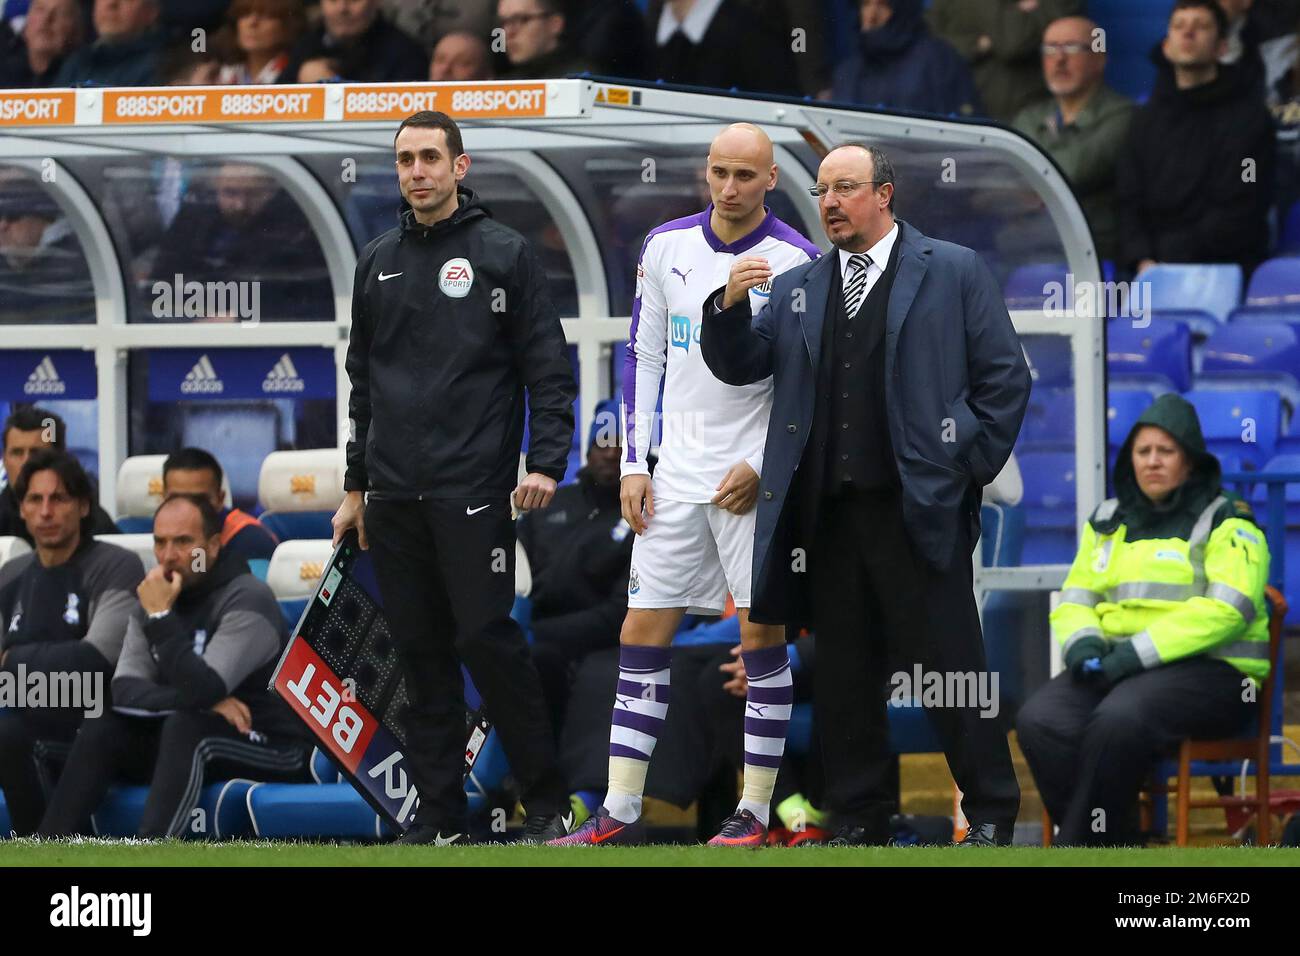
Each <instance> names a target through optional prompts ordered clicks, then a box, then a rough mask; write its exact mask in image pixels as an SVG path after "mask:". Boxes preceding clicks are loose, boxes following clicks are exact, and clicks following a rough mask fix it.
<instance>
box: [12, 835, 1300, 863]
mask: <svg viewBox="0 0 1300 956" xmlns="http://www.w3.org/2000/svg"><path fill="white" fill-rule="evenodd" d="M0 866H74V867H82V866H85V867H99V866H168V867H170V866H505V867H524V866H579V867H587V866H614V867H628V866H630V867H641V866H646V867H649V866H693V867H700V866H885V867H893V866H999V867H1001V866H1014V867H1021V866H1025V867H1031V866H1036V867H1044V866H1047V867H1050V866H1083V867H1095V866H1102V867H1112V866H1125V867H1129V866H1131V867H1161V866H1206V867H1216V866H1227V867H1236V866H1300V849H1282V848H1276V847H1274V848H1263V849H1259V848H1254V847H1189V848H1185V849H1179V848H1177V847H1158V848H1153V849H1146V850H1138V849H1118V850H1086V849H1059V848H1057V849H1051V850H1044V849H1042V848H1039V847H1009V848H1005V849H1001V848H1000V849H975V848H966V849H957V848H953V847H880V848H874V847H873V848H864V849H829V848H826V847H805V848H793V849H786V848H770V849H763V850H757V851H754V850H726V849H715V848H711V847H704V846H668V845H661V846H643V847H571V848H564V849H559V848H550V847H525V846H510V845H479V846H467V847H398V846H374V845H358V844H346V843H340V844H320V843H289V842H270V841H231V842H228V843H189V842H181V841H176V840H160V841H139V840H71V841H67V840H47V841H42V842H37V841H34V840H11V841H5V842H4V843H3V844H0Z"/></svg>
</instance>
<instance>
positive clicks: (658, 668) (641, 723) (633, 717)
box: [605, 644, 671, 823]
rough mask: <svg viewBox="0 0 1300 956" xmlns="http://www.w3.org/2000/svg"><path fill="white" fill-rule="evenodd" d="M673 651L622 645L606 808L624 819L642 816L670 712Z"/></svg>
mask: <svg viewBox="0 0 1300 956" xmlns="http://www.w3.org/2000/svg"><path fill="white" fill-rule="evenodd" d="M670 655H671V651H670V649H669V648H667V647H634V646H632V645H629V644H624V645H623V646H622V647H621V648H620V649H619V655H618V688H617V690H616V691H615V692H614V715H613V719H612V720H611V722H610V729H609V792H608V793H606V795H605V809H606V810H608V811H609V815H610V816H611V817H613V818H614V819H615V820H617V821H619V822H620V823H633V822H635V821H636V819H637V818H638V817H640V816H641V796H642V794H643V793H644V792H645V778H646V772H647V771H648V770H649V769H650V757H651V755H652V754H653V753H654V749H655V742H656V741H658V739H659V733H660V731H662V730H663V726H664V718H665V717H666V716H667V715H668V690H669V686H668V674H669V662H670V659H671V658H670Z"/></svg>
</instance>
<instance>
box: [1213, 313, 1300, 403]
mask: <svg viewBox="0 0 1300 956" xmlns="http://www.w3.org/2000/svg"><path fill="white" fill-rule="evenodd" d="M1202 354H1203V359H1202V363H1201V371H1200V374H1199V375H1198V376H1197V378H1196V387H1197V388H1200V389H1211V388H1224V389H1231V390H1240V389H1259V390H1268V389H1273V390H1276V391H1277V392H1278V394H1280V395H1281V396H1282V398H1283V399H1284V400H1285V401H1286V402H1287V405H1288V407H1289V408H1292V409H1294V408H1296V407H1297V405H1300V331H1298V330H1297V328H1296V327H1295V326H1291V325H1287V324H1286V323H1282V322H1252V323H1243V324H1238V325H1225V326H1224V327H1223V328H1221V329H1218V330H1217V331H1215V333H1214V334H1213V335H1212V336H1210V338H1209V340H1208V341H1207V342H1206V343H1205V346H1204V349H1203V353H1202Z"/></svg>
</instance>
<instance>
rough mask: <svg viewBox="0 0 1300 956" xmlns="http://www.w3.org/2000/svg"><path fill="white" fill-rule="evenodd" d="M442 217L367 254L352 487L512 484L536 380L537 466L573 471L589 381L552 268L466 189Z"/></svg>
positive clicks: (413, 494)
mask: <svg viewBox="0 0 1300 956" xmlns="http://www.w3.org/2000/svg"><path fill="white" fill-rule="evenodd" d="M458 195H459V199H460V208H459V209H457V210H456V212H455V213H453V214H452V215H451V216H450V217H449V218H447V219H444V220H442V221H441V222H438V223H435V224H434V225H432V226H424V225H421V224H420V223H419V222H417V221H416V219H415V214H414V213H413V212H412V211H411V210H410V209H409V208H404V209H403V211H402V213H401V216H400V220H399V221H400V225H399V226H398V227H397V228H396V229H392V230H390V231H389V232H386V233H384V234H383V235H382V236H380V237H379V238H378V239H376V240H374V241H373V242H371V243H370V245H368V246H366V248H365V250H364V251H363V252H362V254H361V258H360V259H359V261H358V262H357V270H356V278H355V282H354V290H355V291H354V293H353V297H352V334H351V340H350V342H349V344H348V354H347V362H346V367H347V372H348V377H349V378H350V379H351V381H352V396H351V398H350V400H349V402H348V416H349V419H350V432H349V440H348V444H347V473H346V476H345V479H344V487H345V488H346V489H347V490H348V491H366V490H369V491H370V492H371V493H372V496H374V497H382V498H417V497H421V496H423V497H426V498H430V497H432V498H464V497H473V496H476V495H484V494H500V495H505V494H509V492H510V491H511V490H512V489H513V488H514V487H515V484H516V475H517V473H518V467H519V449H520V446H521V444H522V442H523V432H524V389H525V387H526V388H527V389H528V412H529V415H530V419H529V426H530V433H531V434H530V441H529V449H528V459H527V467H528V470H529V471H530V472H539V473H541V474H543V475H546V476H548V477H550V478H554V479H555V480H556V481H561V480H563V478H564V472H565V468H566V467H567V464H568V457H569V449H570V447H571V445H572V442H573V402H574V399H575V398H576V397H577V386H576V384H575V381H574V376H573V369H572V367H571V366H570V364H569V359H568V350H567V347H566V344H565V341H564V331H563V329H562V328H561V326H560V323H559V321H558V320H557V318H556V314H555V310H554V308H553V307H552V306H551V303H550V293H549V291H548V289H547V283H546V275H545V273H544V271H543V270H542V268H541V266H540V265H539V264H538V262H537V258H536V256H535V255H534V253H533V251H532V249H531V248H530V247H529V246H528V243H527V242H526V240H525V239H524V237H523V236H521V235H520V234H519V233H517V232H515V231H514V230H513V229H511V228H509V227H507V226H503V225H501V224H500V223H498V222H496V221H494V220H493V219H492V218H491V216H490V214H489V213H488V210H487V209H486V207H484V206H483V205H482V204H481V203H480V202H479V201H478V200H477V199H476V198H475V196H474V193H473V192H472V191H470V190H469V189H466V188H465V187H463V186H462V187H460V188H459V190H458Z"/></svg>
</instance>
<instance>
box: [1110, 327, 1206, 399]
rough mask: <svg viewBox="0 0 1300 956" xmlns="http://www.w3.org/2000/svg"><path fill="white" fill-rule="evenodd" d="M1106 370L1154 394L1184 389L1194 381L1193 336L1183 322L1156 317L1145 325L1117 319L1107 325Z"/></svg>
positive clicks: (1125, 383) (1123, 382) (1129, 385)
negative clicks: (1139, 325) (1136, 326)
mask: <svg viewBox="0 0 1300 956" xmlns="http://www.w3.org/2000/svg"><path fill="white" fill-rule="evenodd" d="M1106 371H1107V372H1108V373H1109V375H1110V377H1111V379H1112V380H1113V381H1114V382H1115V383H1116V384H1120V385H1123V386H1125V387H1127V388H1146V389H1147V390H1148V391H1150V392H1152V393H1154V394H1160V393H1162V392H1168V391H1175V392H1184V391H1186V390H1187V389H1188V388H1190V387H1191V381H1192V338H1191V333H1190V331H1189V330H1188V327H1187V325H1186V324H1184V323H1183V322H1170V321H1167V320H1164V319H1153V320H1152V321H1151V323H1150V324H1149V325H1147V326H1145V327H1144V328H1135V327H1134V326H1133V324H1132V322H1130V321H1128V320H1124V319H1117V320H1113V321H1111V322H1108V323H1107V324H1106Z"/></svg>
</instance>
